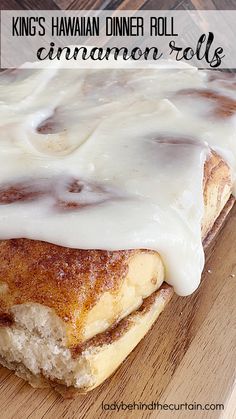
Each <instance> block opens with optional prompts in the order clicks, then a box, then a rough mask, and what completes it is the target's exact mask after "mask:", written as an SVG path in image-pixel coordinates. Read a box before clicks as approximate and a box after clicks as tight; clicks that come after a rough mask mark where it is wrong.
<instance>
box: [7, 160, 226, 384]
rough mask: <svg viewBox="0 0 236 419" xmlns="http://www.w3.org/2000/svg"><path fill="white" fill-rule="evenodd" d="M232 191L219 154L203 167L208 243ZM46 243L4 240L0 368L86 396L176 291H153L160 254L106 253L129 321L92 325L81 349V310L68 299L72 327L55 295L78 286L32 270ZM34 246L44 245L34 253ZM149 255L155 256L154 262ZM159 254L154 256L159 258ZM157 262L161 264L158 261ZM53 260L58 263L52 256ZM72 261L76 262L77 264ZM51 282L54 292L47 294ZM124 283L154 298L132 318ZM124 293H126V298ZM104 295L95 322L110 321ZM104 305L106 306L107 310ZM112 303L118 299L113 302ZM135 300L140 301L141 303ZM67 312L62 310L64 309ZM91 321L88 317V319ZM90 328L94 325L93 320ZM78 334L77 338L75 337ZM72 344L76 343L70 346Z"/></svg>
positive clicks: (204, 229)
mask: <svg viewBox="0 0 236 419" xmlns="http://www.w3.org/2000/svg"><path fill="white" fill-rule="evenodd" d="M231 190H232V180H231V175H230V170H229V168H228V166H227V165H226V164H225V163H224V162H223V160H222V159H221V158H220V157H219V156H217V155H216V154H212V155H211V156H210V158H209V159H208V161H207V162H206V164H205V171H204V204H205V211H204V218H203V222H202V236H203V238H204V237H206V236H207V235H208V234H209V231H210V230H211V229H212V226H213V224H214V222H215V220H216V219H217V217H218V215H219V214H220V213H221V211H222V209H223V207H224V206H225V204H226V203H227V201H228V200H229V198H230V194H231ZM25 245H26V248H27V252H25V253H23V254H22V251H21V246H23V248H24V246H25ZM46 245H48V244H47V243H46V244H44V243H41V242H30V241H29V240H23V241H20V240H14V241H12V240H9V241H4V242H2V244H1V246H0V248H1V252H0V259H1V263H0V266H1V268H0V270H2V269H3V268H2V267H4V266H5V270H2V271H1V276H0V277H2V278H4V281H2V287H1V289H0V292H1V307H2V309H4V310H2V316H1V317H0V319H1V324H2V326H3V327H2V328H0V341H1V344H0V356H1V362H2V364H4V365H6V366H8V367H9V368H11V369H13V370H15V371H16V373H17V374H18V375H21V376H23V377H24V378H25V379H27V380H28V381H30V382H31V383H32V384H33V385H35V386H45V385H48V384H49V383H50V384H51V385H53V386H55V385H56V386H58V385H59V386H60V388H63V389H64V388H70V387H71V386H72V387H75V388H77V389H78V390H79V391H80V392H85V391H88V390H90V389H92V388H94V387H96V386H97V385H98V384H100V383H101V382H102V381H103V380H104V379H105V378H107V377H108V376H109V375H110V374H112V373H113V372H114V370H115V369H116V368H117V367H118V366H119V364H120V363H121V362H122V361H123V360H124V359H125V357H126V356H127V355H128V354H129V352H130V351H131V350H132V349H133V348H134V347H135V346H136V345H137V343H138V342H139V341H140V340H141V339H142V337H143V336H144V335H145V333H146V332H147V331H148V330H149V328H150V327H151V325H152V324H153V322H154V321H155V320H156V318H157V317H158V315H159V314H160V312H161V311H162V310H163V308H164V306H165V304H166V303H167V302H168V300H169V298H170V297H171V295H172V293H173V290H172V288H171V287H169V286H166V285H163V286H162V287H161V288H160V290H159V291H156V292H155V291H154V292H152V285H153V286H154V287H157V288H159V287H160V283H161V282H162V281H163V278H164V270H163V265H162V262H161V263H160V264H159V263H158V262H157V261H161V259H160V256H159V255H158V254H157V253H156V252H148V251H142V250H140V251H130V252H123V251H121V252H104V254H103V262H104V261H105V259H104V258H105V255H106V256H107V258H108V259H106V263H107V265H106V267H108V266H110V268H109V269H108V268H107V274H108V277H109V278H111V276H110V275H111V272H112V268H111V265H109V263H108V262H111V259H112V257H113V261H114V260H115V261H116V262H117V259H116V258H115V259H114V253H116V256H117V257H118V256H119V255H120V257H121V259H120V260H119V264H117V266H116V268H115V267H114V266H113V274H114V275H115V274H117V273H120V279H119V281H120V282H119V283H121V285H120V286H119V287H118V288H116V287H115V286H114V282H113V283H112V286H111V289H112V290H113V292H114V290H116V292H114V296H116V298H117V294H116V293H117V289H118V290H119V296H122V292H123V293H124V299H125V298H127V303H124V304H123V307H126V313H125V310H124V311H122V310H120V311H119V313H120V314H119V316H121V313H123V314H124V316H126V317H125V318H124V319H123V320H120V319H119V320H120V321H119V322H118V323H117V321H116V324H114V322H115V316H114V317H113V327H112V328H110V329H109V330H107V331H103V332H101V333H99V332H100V330H99V323H97V328H96V327H95V328H94V329H93V332H92V333H91V334H90V337H91V336H92V335H94V334H95V336H94V337H92V338H90V339H89V340H86V339H83V340H78V339H77V343H75V340H74V341H73V340H72V341H70V340H69V341H68V327H72V326H74V324H76V321H79V320H80V317H79V316H80V313H79V311H78V312H77V318H75V317H73V316H72V315H71V313H73V315H74V313H75V311H76V307H77V308H78V302H77V306H74V304H72V302H73V300H68V310H69V311H68V313H69V316H70V317H69V321H66V320H65V317H64V316H65V313H64V311H63V310H62V308H61V305H60V304H59V302H60V301H61V300H58V296H60V293H59V291H60V292H61V294H62V295H63V296H65V295H66V296H70V292H71V291H74V288H73V287H71V284H70V283H69V284H68V282H66V281H64V282H62V286H61V288H60V287H59V286H58V283H57V282H56V281H55V280H54V279H53V280H54V281H55V282H53V280H52V278H55V277H54V276H53V275H52V274H53V273H55V268H54V271H51V270H49V279H46V277H45V273H44V276H42V275H39V273H40V271H37V269H33V266H34V265H33V263H35V260H38V259H39V256H40V257H42V249H45V246H46ZM14 246H15V251H14ZM37 246H39V247H38V248H37ZM49 246H52V248H51V247H50V249H51V250H52V254H53V256H55V254H54V253H53V249H55V247H56V248H58V246H55V247H54V245H49ZM24 249H25V248H24ZM31 249H32V250H31ZM58 249H60V250H58ZM58 249H57V252H61V254H60V256H61V257H62V258H65V257H66V255H67V253H66V251H67V249H65V248H58ZM32 251H34V252H35V253H34V259H32V256H33V255H32V253H31V252H32ZM78 252H80V251H78ZM84 252H85V253H83V255H84V257H85V255H87V256H86V257H88V254H89V255H90V256H91V255H94V254H95V255H96V256H95V259H93V262H95V261H96V260H97V259H96V257H97V258H98V255H100V256H101V253H99V252H98V251H84ZM86 252H87V253H86ZM92 252H94V253H92ZM81 254H82V253H80V256H81ZM108 254H109V255H108ZM147 255H150V260H149V257H147ZM23 256H25V257H26V259H25V260H22V257H23ZM44 256H45V255H44ZM100 256H99V257H100ZM134 256H135V257H134ZM144 256H145V258H144ZM154 256H156V259H155V258H154ZM57 257H58V256H57ZM37 258H38V259H37ZM122 258H123V259H122ZM154 259H155V261H156V263H154V262H153V261H154ZM53 260H54V264H55V257H54V259H53ZM56 260H57V259H56ZM6 261H7V263H6ZM127 261H128V264H127ZM4 263H5V265H4ZM73 263H75V262H74V261H73ZM9 264H10V265H9ZM22 264H23V267H24V269H23V270H22V272H24V275H25V276H24V280H23V279H21V280H20V281H19V276H17V275H18V273H19V271H20V270H21V269H22ZM124 264H126V269H127V266H128V270H127V271H125V270H122V269H124ZM9 266H10V267H11V269H10V273H8V270H7V267H9ZM84 266H87V265H84ZM89 266H90V265H89ZM118 266H119V268H118ZM70 268H71V271H72V276H73V274H74V270H73V269H74V265H73V264H71V266H70ZM87 268H88V267H87ZM96 269H102V265H101V263H99V264H98V263H97V265H96V264H95V265H94V267H93V269H92V270H91V269H90V271H86V270H83V275H84V276H85V283H86V281H87V277H88V276H89V275H91V272H95V270H96ZM154 271H155V272H156V278H157V277H158V278H160V282H159V280H157V281H156V283H155V284H154V282H155V280H154V276H153V272H154ZM124 272H125V275H124ZM157 272H158V274H157ZM160 272H161V275H160ZM102 273H103V275H104V276H103V278H102V279H101V283H103V284H105V283H106V280H107V277H106V276H105V274H106V271H105V270H104V271H102ZM29 275H31V277H30V276H29ZM32 275H33V278H32ZM147 276H148V277H149V279H150V282H151V283H152V285H150V286H149V288H148V287H147V286H146V285H145V282H146V284H147V283H148V281H143V277H146V278H147ZM127 278H134V284H135V285H133V284H132V280H131V279H129V281H127ZM32 281H34V282H32ZM108 282H109V281H108ZM48 283H49V284H50V286H51V288H50V287H49V288H48ZM127 283H129V286H130V287H135V286H136V291H135V295H136V296H137V295H138V296H139V304H140V303H141V300H142V298H143V296H144V295H145V293H147V292H149V293H150V294H151V295H150V296H149V297H147V298H146V299H145V301H144V303H143V304H142V306H141V307H140V309H136V311H133V312H132V313H131V314H129V315H128V314H127V307H128V311H132V310H135V308H134V306H135V304H134V301H135V299H134V298H133V297H132V298H129V293H128V291H127ZM60 284H61V283H60ZM74 284H75V282H74ZM122 287H123V291H122V292H121V290H122ZM79 290H81V284H80V288H77V291H78V293H79ZM102 290H103V292H100V294H99V298H98V299H97V300H96V303H95V304H94V305H93V306H92V307H91V308H90V310H88V311H89V315H90V313H92V312H93V310H94V312H95V315H94V318H95V319H96V321H97V319H99V321H100V320H101V318H102V320H104V317H103V313H106V314H105V318H106V319H107V318H108V317H109V316H108V314H107V313H108V312H109V310H108V311H106V308H105V307H104V305H105V303H104V301H105V299H106V298H108V299H109V297H107V294H109V293H110V294H111V295H112V296H113V292H111V291H110V290H109V291H106V287H105V285H104V286H103V288H102ZM48 293H49V294H48ZM76 295H78V294H76ZM140 296H141V298H140ZM40 298H41V299H40ZM68 298H69V297H68ZM101 301H103V307H102V304H101ZM114 301H117V300H115V297H114ZM124 301H125V300H124ZM136 301H137V303H138V298H137V300H136ZM99 305H100V307H101V308H100V309H99ZM62 307H64V306H63V305H62ZM96 310H97V313H96ZM114 312H116V311H114V309H112V310H111V311H110V313H114ZM99 313H101V314H99ZM89 315H88V316H87V318H89ZM107 316H108V317H107ZM92 317H93V316H92ZM116 319H117V318H116ZM73 322H74V323H73ZM87 324H88V323H87ZM90 324H92V321H91V323H90ZM94 324H95V323H94ZM68 325H69V326H68ZM71 325H72V326H71ZM88 335H89V334H88ZM88 335H87V336H88ZM76 336H77V337H78V335H76ZM71 342H73V343H74V344H73V345H71ZM61 386H62V387H61Z"/></svg>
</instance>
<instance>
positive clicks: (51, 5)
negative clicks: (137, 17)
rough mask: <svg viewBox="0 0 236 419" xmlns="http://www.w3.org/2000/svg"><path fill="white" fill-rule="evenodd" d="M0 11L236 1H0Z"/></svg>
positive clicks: (229, 1) (228, 2)
mask: <svg viewBox="0 0 236 419" xmlns="http://www.w3.org/2000/svg"><path fill="white" fill-rule="evenodd" d="M0 5H1V10H14V9H15V10H20V9H39V10H60V9H69V10H71V9H72V10H73V9H74V10H76V9H84V10H86V9H105V10H109V9H111V10H112V9H121V10H122V9H123V10H125V9H126V10H132V9H133V10H136V9H146V10H148V9H149V10H171V9H179V10H181V9H182V10H183V9H202V10H214V9H225V10H227V9H229V10H230V9H236V0H40V1H39V0H38V1H37V0H0Z"/></svg>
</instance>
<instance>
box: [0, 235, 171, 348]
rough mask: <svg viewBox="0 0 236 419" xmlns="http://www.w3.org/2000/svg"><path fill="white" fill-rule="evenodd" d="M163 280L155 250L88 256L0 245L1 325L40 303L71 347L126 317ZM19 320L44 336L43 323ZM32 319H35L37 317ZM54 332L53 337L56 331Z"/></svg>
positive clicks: (15, 243) (25, 244) (18, 243)
mask: <svg viewBox="0 0 236 419" xmlns="http://www.w3.org/2000/svg"><path fill="white" fill-rule="evenodd" d="M65 265H66V267H65ZM16 272H17V275H16ZM62 273H63V276H60V275H61V274H62ZM163 281H164V266H163V263H162V260H161V258H160V256H159V254H158V253H157V252H154V251H149V250H146V251H145V250H130V251H117V252H107V251H96V250H93V251H89V250H88V251H86V250H76V249H66V248H62V247H59V246H55V245H52V244H49V243H43V242H35V241H31V240H25V239H22V240H6V241H2V242H1V243H0V308H1V312H2V313H0V324H1V322H3V321H4V319H6V315H7V313H9V312H10V316H11V315H12V314H14V316H15V315H16V316H17V313H16V311H17V310H18V309H19V311H21V307H22V306H23V305H25V304H27V303H30V304H31V303H37V304H42V305H43V306H46V307H47V310H48V309H51V312H52V316H53V315H54V314H53V313H55V314H56V315H57V316H58V321H62V322H63V323H64V325H65V328H64V332H63V334H61V333H60V338H61V339H63V342H64V344H65V345H67V346H74V345H76V344H77V343H79V342H83V341H84V340H87V339H89V338H91V337H93V336H94V335H95V334H97V333H100V332H102V331H104V330H106V329H107V328H108V327H110V326H111V325H112V324H113V323H115V322H117V321H119V320H121V319H122V318H123V317H125V316H127V315H128V314H130V313H131V312H132V311H133V310H135V309H136V308H138V307H139V306H140V305H141V304H142V301H143V299H144V298H146V297H147V296H149V295H151V294H152V293H153V292H154V291H156V290H157V289H158V288H159V287H160V285H161V284H162V283H163ZM16 308H17V310H15V309H16ZM23 311H24V310H23ZM21 317H22V316H21V315H19V316H18V317H17V319H18V321H19V322H21V323H22V322H23V325H24V326H25V327H27V328H29V330H31V329H32V328H37V329H39V330H40V329H42V330H41V332H42V333H43V330H44V328H43V327H42V319H40V320H35V321H36V324H34V325H31V323H30V325H28V321H27V318H26V316H23V320H22V319H21V320H20V318H21ZM30 317H31V318H33V319H35V318H36V319H37V313H36V312H34V313H31V315H30ZM45 333H47V332H45ZM53 333H54V334H56V336H55V337H56V338H57V337H58V336H57V335H58V330H57V329H54V330H53Z"/></svg>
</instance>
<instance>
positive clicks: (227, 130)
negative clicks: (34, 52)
mask: <svg viewBox="0 0 236 419" xmlns="http://www.w3.org/2000/svg"><path fill="white" fill-rule="evenodd" d="M233 80H234V79H228V78H225V76H224V75H223V76H220V77H219V76H214V77H213V76H212V74H211V73H209V72H206V71H201V72H199V71H197V69H195V68H192V67H187V68H186V67H184V68H183V67H182V66H180V68H179V69H178V70H176V69H174V70H173V69H172V68H171V66H169V68H168V65H167V68H165V69H163V68H157V69H156V70H150V69H149V70H135V69H132V70H131V69H130V70H129V71H127V70H112V71H107V70H102V71H96V70H87V71H86V70H69V72H68V70H62V69H55V68H54V69H53V68H52V69H51V70H50V69H49V70H30V71H26V70H23V69H19V70H16V71H14V72H12V71H8V72H4V73H3V74H2V75H1V77H0V85H1V95H2V97H0V240H1V241H0V361H1V363H2V365H4V366H7V367H8V368H10V369H12V370H14V371H15V373H16V374H17V375H19V376H20V377H22V378H24V379H26V380H27V381H29V382H30V383H31V384H32V385H33V386H36V387H45V386H53V387H55V388H56V389H57V390H58V391H59V392H61V393H63V394H69V395H71V394H72V393H73V392H74V391H76V392H81V393H84V392H87V391H88V390H91V389H93V388H94V387H96V386H97V385H99V384H100V383H102V382H103V381H104V380H105V379H106V378H107V377H108V376H109V375H111V374H112V373H113V372H114V371H115V370H116V368H117V367H118V366H119V365H120V364H121V363H122V361H123V360H124V359H125V358H126V356H127V355H128V354H129V353H130V352H131V351H132V350H133V348H134V347H135V346H136V345H137V344H138V342H139V341H140V340H141V339H142V338H143V336H144V335H145V334H146V333H147V332H148V330H149V329H150V328H151V326H152V325H153V323H154V322H155V320H156V319H157V317H158V316H159V314H160V313H161V311H162V310H163V309H164V307H165V306H166V304H167V303H168V301H169V300H170V298H171V297H172V295H173V293H174V291H175V292H177V293H178V294H179V295H182V296H185V295H189V294H191V293H192V292H194V291H195V290H196V289H197V287H198V285H199V283H200V278H201V273H202V270H203V267H204V249H203V244H202V243H204V246H206V245H207V244H208V243H209V242H210V240H211V239H212V237H213V236H214V234H215V233H216V231H217V230H218V229H219V227H220V226H221V225H222V223H223V220H224V218H225V217H226V215H227V214H228V212H229V211H230V209H231V207H232V205H233V203H234V198H233V195H232V194H234V191H235V186H234V179H235V168H236V138H235V137H236V133H235V112H236V92H234V89H233V86H234V84H233ZM36 87H37V88H36ZM186 121H187V123H186ZM232 139H234V141H232Z"/></svg>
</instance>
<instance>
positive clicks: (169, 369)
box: [0, 0, 236, 419]
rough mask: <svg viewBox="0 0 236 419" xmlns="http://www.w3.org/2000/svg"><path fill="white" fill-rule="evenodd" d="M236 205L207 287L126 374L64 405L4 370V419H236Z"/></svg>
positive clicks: (166, 319)
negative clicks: (130, 407)
mask: <svg viewBox="0 0 236 419" xmlns="http://www.w3.org/2000/svg"><path fill="white" fill-rule="evenodd" d="M0 4H1V9H25V8H28V9H30V8H32V9H59V8H70V9H86V8H87V9H89V8H107V9H112V8H113V9H115V8H121V9H123V8H126V9H136V8H145V9H170V8H171V9H175V8H194V7H196V8H207V9H208V8H209V9H213V8H226V9H230V8H232V9H233V8H236V4H235V1H232V0H227V1H220V2H219V1H218V0H214V1H213V0H208V1H201V0H194V1H186V0H184V1H177V0H176V1H168V0H167V1H165V2H164V1H159V0H147V1H145V0H112V1H110V0H96V1H90V0H84V1H83V0H42V1H40V2H39V1H36V0H1V2H0ZM235 243H236V206H235V207H234V209H233V210H232V213H231V215H230V217H229V219H228V221H227V223H226V225H225V227H224V229H223V230H222V231H221V233H220V234H219V236H218V238H217V240H216V243H215V245H214V247H213V249H212V250H211V256H210V258H209V260H208V262H207V265H206V268H205V272H204V274H203V279H202V284H201V287H200V288H199V290H197V291H196V292H195V293H194V294H193V295H191V296H190V297H185V298H180V297H177V296H175V297H174V298H173V299H172V301H171V302H170V303H169V305H168V306H167V308H166V310H165V311H164V312H163V313H162V315H161V316H160V318H159V319H158V320H157V322H156V324H155V325H154V327H153V328H152V330H151V331H150V332H149V333H148V335H147V336H146V337H145V338H144V339H143V341H142V342H141V343H140V344H139V345H138V347H137V348H136V349H135V350H134V351H133V352H132V354H130V356H129V357H128V358H127V359H126V361H125V362H124V363H123V365H122V366H121V367H120V368H119V370H118V371H117V372H116V373H115V374H114V375H113V376H112V377H111V378H110V379H109V380H107V381H106V382H105V383H104V384H103V385H102V386H100V387H99V388H98V389H96V390H94V391H92V392H91V393H90V394H88V395H87V396H78V397H77V398H76V399H75V400H63V399H62V398H61V397H60V396H59V395H57V394H56V393H55V392H54V391H52V390H34V389H32V388H31V387H30V386H29V385H28V384H26V383H25V382H24V381H22V380H21V379H19V378H17V377H15V376H14V375H13V374H12V373H11V372H10V371H8V370H7V369H4V368H1V369H0V406H1V410H0V419H10V418H14V419H26V418H31V419H41V418H46V419H51V418H52V419H60V418H65V419H73V418H76V419H82V418H86V419H90V418H95V417H99V416H100V415H101V417H102V418H110V417H112V418H113V417H114V418H116V417H117V418H122V419H123V418H134V417H138V418H152V417H153V418H159V417H160V418H167V419H169V418H170V417H171V418H172V417H173V418H174V419H177V418H204V419H205V418H206V419H208V418H220V419H234V418H236V386H235V384H234V383H235V379H236V372H235V367H236V246H235ZM121 401H123V402H124V403H133V402H134V401H135V402H136V403H139V402H143V403H151V402H152V401H154V402H159V403H162V404H164V403H167V404H169V403H176V404H179V403H194V402H196V403H201V404H202V405H204V404H205V403H223V404H224V406H225V407H224V411H206V410H205V411H185V410H182V411H175V412H173V411H170V410H169V411H168V410H161V411H157V410H156V411H141V410H139V411H137V410H136V411H122V412H119V413H117V412H114V411H110V412H109V411H105V410H102V403H104V404H105V403H110V404H111V403H114V402H118V403H119V402H121Z"/></svg>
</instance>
